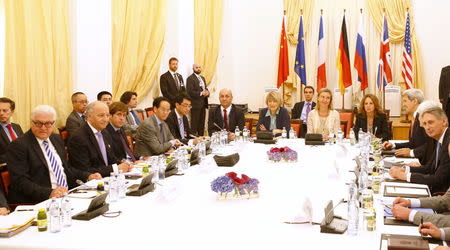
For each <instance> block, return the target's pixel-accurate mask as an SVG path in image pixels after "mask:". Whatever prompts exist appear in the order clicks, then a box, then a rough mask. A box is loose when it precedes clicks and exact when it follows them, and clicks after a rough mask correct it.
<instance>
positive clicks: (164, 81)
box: [159, 71, 186, 108]
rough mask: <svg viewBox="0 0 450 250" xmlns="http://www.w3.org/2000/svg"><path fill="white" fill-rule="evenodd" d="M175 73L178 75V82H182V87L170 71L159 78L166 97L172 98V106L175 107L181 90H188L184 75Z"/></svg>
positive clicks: (162, 91)
mask: <svg viewBox="0 0 450 250" xmlns="http://www.w3.org/2000/svg"><path fill="white" fill-rule="evenodd" d="M175 75H176V76H177V78H178V82H179V83H180V88H178V87H177V83H176V82H175V78H174V76H173V75H172V73H171V72H170V71H167V72H166V73H164V74H162V75H161V77H160V78H159V86H160V88H161V93H162V95H163V96H164V97H166V98H168V99H169V100H170V104H171V105H172V108H175V97H176V96H177V95H178V94H179V93H181V92H186V87H185V86H184V82H183V76H181V75H180V74H178V73H175Z"/></svg>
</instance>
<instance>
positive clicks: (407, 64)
mask: <svg viewBox="0 0 450 250" xmlns="http://www.w3.org/2000/svg"><path fill="white" fill-rule="evenodd" d="M402 77H403V79H405V83H406V89H410V88H414V84H413V69H412V57H411V26H410V22H409V12H406V28H405V44H404V46H403V59H402Z"/></svg>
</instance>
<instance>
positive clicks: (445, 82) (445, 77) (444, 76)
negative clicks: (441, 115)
mask: <svg viewBox="0 0 450 250" xmlns="http://www.w3.org/2000/svg"><path fill="white" fill-rule="evenodd" d="M449 94H450V66H446V67H444V68H442V71H441V78H440V79H439V99H440V100H441V101H442V107H443V108H444V110H447V109H448V108H449V107H447V103H448V95H449Z"/></svg>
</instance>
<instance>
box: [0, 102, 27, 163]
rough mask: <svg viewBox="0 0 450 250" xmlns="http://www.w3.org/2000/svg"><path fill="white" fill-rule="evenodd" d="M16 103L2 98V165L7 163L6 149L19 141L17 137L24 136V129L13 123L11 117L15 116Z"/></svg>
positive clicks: (0, 151) (0, 106) (0, 143)
mask: <svg viewBox="0 0 450 250" xmlns="http://www.w3.org/2000/svg"><path fill="white" fill-rule="evenodd" d="M15 108H16V103H15V102H14V101H13V100H11V99H9V98H7V97H1V98H0V124H1V125H2V129H1V130H0V134H1V136H0V163H5V162H6V159H5V157H6V148H7V147H8V145H9V144H10V143H11V142H12V141H14V140H15V139H17V137H19V136H22V135H23V131H22V128H21V127H20V125H19V124H17V123H14V122H11V117H12V115H13V114H14V109H15Z"/></svg>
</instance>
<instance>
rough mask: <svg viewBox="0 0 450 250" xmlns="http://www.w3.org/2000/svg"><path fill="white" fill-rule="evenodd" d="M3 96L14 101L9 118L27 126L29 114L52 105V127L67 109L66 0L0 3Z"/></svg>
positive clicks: (62, 119) (69, 88) (61, 121)
mask: <svg viewBox="0 0 450 250" xmlns="http://www.w3.org/2000/svg"><path fill="white" fill-rule="evenodd" d="M4 3H5V13H6V32H5V33H6V42H5V49H6V53H5V57H6V58H5V89H4V93H5V96H7V97H9V98H11V99H13V100H14V101H15V102H16V112H15V114H14V120H15V121H16V122H18V123H19V124H20V125H21V126H22V128H23V129H28V128H29V127H30V113H31V110H32V108H33V107H35V106H37V105H40V104H47V105H51V106H53V107H54V108H55V109H56V111H57V114H58V120H57V126H63V125H64V123H65V118H66V117H67V115H68V114H69V112H70V110H71V104H70V103H71V102H70V95H71V93H72V71H71V54H70V31H69V18H68V1H67V0H58V1H53V0H33V1H28V0H5V2H4Z"/></svg>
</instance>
